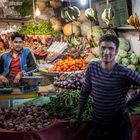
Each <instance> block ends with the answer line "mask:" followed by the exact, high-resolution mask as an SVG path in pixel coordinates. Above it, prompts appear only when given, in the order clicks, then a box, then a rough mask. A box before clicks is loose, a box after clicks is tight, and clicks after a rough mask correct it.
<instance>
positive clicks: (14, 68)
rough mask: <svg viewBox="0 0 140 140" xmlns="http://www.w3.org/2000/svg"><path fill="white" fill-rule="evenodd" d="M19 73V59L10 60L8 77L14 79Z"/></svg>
mask: <svg viewBox="0 0 140 140" xmlns="http://www.w3.org/2000/svg"><path fill="white" fill-rule="evenodd" d="M19 72H21V70H20V58H19V56H17V57H16V58H14V57H13V58H12V61H11V64H10V71H9V75H8V77H15V76H16V75H17V73H19Z"/></svg>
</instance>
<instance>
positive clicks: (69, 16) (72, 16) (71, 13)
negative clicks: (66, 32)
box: [61, 6, 80, 23]
mask: <svg viewBox="0 0 140 140" xmlns="http://www.w3.org/2000/svg"><path fill="white" fill-rule="evenodd" d="M79 16H80V10H79V9H78V7H76V6H69V7H66V8H65V9H64V10H63V11H61V18H62V19H64V21H65V22H66V23H68V22H71V21H73V20H76V19H77V18H78V17H79Z"/></svg>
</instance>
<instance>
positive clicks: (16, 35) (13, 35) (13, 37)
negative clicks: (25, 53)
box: [11, 32, 24, 41]
mask: <svg viewBox="0 0 140 140" xmlns="http://www.w3.org/2000/svg"><path fill="white" fill-rule="evenodd" d="M16 37H20V38H21V39H22V40H23V41H24V35H22V34H19V33H18V32H16V33H14V34H12V35H11V39H12V41H13V40H14V39H15V38H16Z"/></svg>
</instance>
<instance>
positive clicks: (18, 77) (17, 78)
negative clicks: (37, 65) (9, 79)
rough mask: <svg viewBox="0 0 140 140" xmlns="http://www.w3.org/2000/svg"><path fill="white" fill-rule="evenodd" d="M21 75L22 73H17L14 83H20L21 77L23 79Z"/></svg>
mask: <svg viewBox="0 0 140 140" xmlns="http://www.w3.org/2000/svg"><path fill="white" fill-rule="evenodd" d="M21 77H22V76H21V75H20V74H17V75H16V76H15V79H14V82H13V83H14V84H18V83H19V81H20V79H21Z"/></svg>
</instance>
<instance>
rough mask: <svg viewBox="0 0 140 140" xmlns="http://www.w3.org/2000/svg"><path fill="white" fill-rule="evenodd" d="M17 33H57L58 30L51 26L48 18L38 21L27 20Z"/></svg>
mask: <svg viewBox="0 0 140 140" xmlns="http://www.w3.org/2000/svg"><path fill="white" fill-rule="evenodd" d="M19 33H21V34H24V35H52V36H54V35H57V34H58V32H57V31H55V30H54V28H53V27H52V23H51V22H50V20H41V21H38V23H36V24H35V23H34V21H29V22H28V23H27V24H26V25H25V26H24V27H22V28H21V29H20V30H19Z"/></svg>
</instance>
